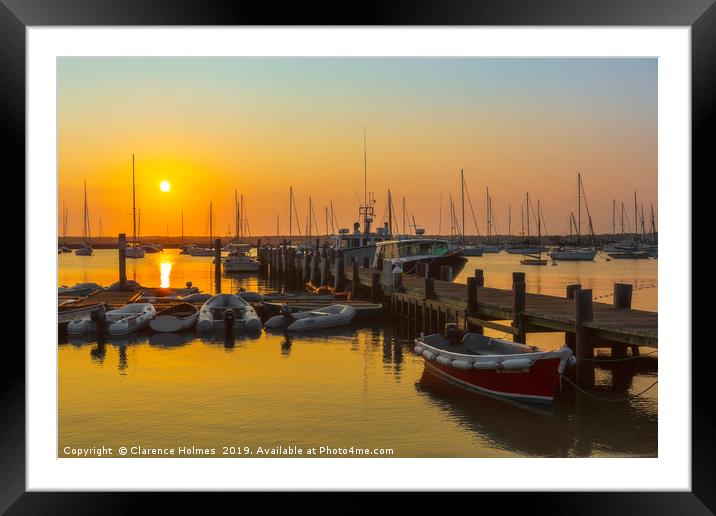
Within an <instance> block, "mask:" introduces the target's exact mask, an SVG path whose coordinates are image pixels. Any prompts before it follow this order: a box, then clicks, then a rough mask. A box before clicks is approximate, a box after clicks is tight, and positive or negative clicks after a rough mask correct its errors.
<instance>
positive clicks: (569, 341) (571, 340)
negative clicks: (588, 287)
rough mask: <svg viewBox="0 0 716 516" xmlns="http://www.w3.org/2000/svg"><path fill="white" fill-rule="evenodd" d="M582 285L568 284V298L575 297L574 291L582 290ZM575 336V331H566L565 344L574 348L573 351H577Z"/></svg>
mask: <svg viewBox="0 0 716 516" xmlns="http://www.w3.org/2000/svg"><path fill="white" fill-rule="evenodd" d="M581 288H582V285H581V284H580V283H574V284H572V285H567V295H566V297H567V299H574V293H575V292H577V291H578V290H581ZM575 342H576V341H575V337H574V333H572V332H569V331H567V332H565V333H564V345H565V346H567V347H568V348H569V349H571V350H572V352H575V351H576V349H577V348H576V345H575Z"/></svg>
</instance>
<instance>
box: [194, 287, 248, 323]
mask: <svg viewBox="0 0 716 516" xmlns="http://www.w3.org/2000/svg"><path fill="white" fill-rule="evenodd" d="M197 329H198V330H199V331H201V332H208V331H214V330H230V329H233V330H234V331H259V330H261V320H260V319H259V316H258V315H256V310H254V308H253V307H252V306H251V305H250V304H249V303H248V301H246V300H244V299H242V298H240V297H239V296H236V295H234V294H217V295H215V296H214V297H212V298H211V299H209V300H208V301H207V302H206V303H204V304H203V305H202V307H201V309H200V310H199V322H198V323H197Z"/></svg>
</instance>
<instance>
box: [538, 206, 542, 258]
mask: <svg viewBox="0 0 716 516" xmlns="http://www.w3.org/2000/svg"><path fill="white" fill-rule="evenodd" d="M541 213H542V212H541V211H540V204H539V199H537V249H538V250H539V259H540V260H541V259H542V215H541Z"/></svg>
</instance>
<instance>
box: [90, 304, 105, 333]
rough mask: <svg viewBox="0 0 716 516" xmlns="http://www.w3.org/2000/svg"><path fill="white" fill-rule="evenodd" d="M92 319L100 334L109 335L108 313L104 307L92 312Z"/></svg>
mask: <svg viewBox="0 0 716 516" xmlns="http://www.w3.org/2000/svg"><path fill="white" fill-rule="evenodd" d="M90 319H92V322H94V323H95V324H96V325H97V331H98V332H99V333H100V334H104V333H107V311H106V310H105V308H104V305H102V306H100V307H99V308H97V309H96V310H92V312H91V313H90Z"/></svg>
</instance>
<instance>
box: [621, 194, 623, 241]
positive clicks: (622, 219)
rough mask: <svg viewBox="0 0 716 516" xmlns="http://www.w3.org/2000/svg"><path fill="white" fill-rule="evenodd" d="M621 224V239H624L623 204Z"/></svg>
mask: <svg viewBox="0 0 716 516" xmlns="http://www.w3.org/2000/svg"><path fill="white" fill-rule="evenodd" d="M621 224H622V238H624V203H622V217H621Z"/></svg>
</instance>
